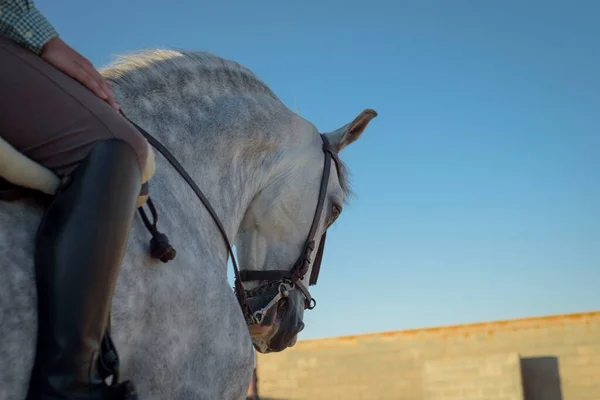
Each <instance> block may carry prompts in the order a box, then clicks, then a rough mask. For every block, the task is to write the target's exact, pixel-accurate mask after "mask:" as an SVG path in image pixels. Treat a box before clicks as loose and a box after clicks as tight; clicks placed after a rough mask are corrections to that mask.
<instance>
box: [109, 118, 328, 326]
mask: <svg viewBox="0 0 600 400" xmlns="http://www.w3.org/2000/svg"><path fill="white" fill-rule="evenodd" d="M120 113H121V114H122V115H123V117H125V118H126V119H127V120H128V121H129V122H130V123H131V124H133V126H134V127H136V128H137V129H138V130H139V131H140V133H142V135H144V137H145V138H146V139H147V140H148V142H149V143H150V144H151V145H152V146H153V147H154V148H156V149H157V150H158V151H159V152H160V153H161V154H162V155H163V156H164V157H165V158H166V159H167V161H168V162H169V163H170V164H171V165H172V166H173V168H175V169H176V170H177V172H178V173H179V175H181V177H182V178H183V179H184V180H185V181H186V183H187V184H188V185H189V186H190V188H191V189H192V190H193V191H194V193H195V194H196V196H197V197H198V199H199V200H200V202H201V203H202V204H203V205H204V207H206V209H207V211H208V212H209V214H210V216H211V217H212V219H213V220H214V222H215V224H216V225H217V228H218V229H219V231H220V232H221V236H222V237H223V240H224V241H225V244H226V246H227V251H228V253H229V256H230V257H231V262H232V264H233V271H234V274H235V283H234V285H235V295H236V298H237V300H238V303H239V304H240V307H241V308H242V312H243V314H244V318H245V319H246V323H247V324H248V325H250V324H253V323H259V324H260V323H262V321H263V319H264V316H265V315H266V313H267V311H268V310H269V309H270V308H271V307H273V306H274V305H275V304H277V302H278V301H279V300H281V299H282V298H285V297H288V295H289V292H290V291H291V290H293V289H296V288H297V289H298V290H299V291H300V292H301V293H302V294H303V295H304V298H305V308H307V309H310V310H312V309H313V308H314V307H315V306H316V301H315V299H314V298H313V297H311V295H310V292H309V291H308V289H307V288H306V286H305V285H304V284H303V283H302V279H303V278H304V276H305V275H306V273H307V272H308V269H309V267H310V258H311V254H312V252H313V251H314V249H315V236H316V234H317V230H318V227H319V220H320V219H321V218H320V217H321V215H322V212H323V208H324V205H325V197H326V194H327V185H328V183H329V175H330V170H331V160H332V158H333V159H334V161H335V163H336V164H338V159H337V155H335V153H334V151H333V149H332V148H331V145H330V144H329V141H328V140H327V138H326V137H325V136H324V135H321V139H322V141H323V152H324V153H325V160H324V170H323V175H322V177H321V185H320V189H319V200H318V203H317V209H316V211H315V215H314V218H313V221H312V225H311V228H310V231H309V233H308V237H307V239H306V242H305V245H304V248H303V250H302V252H301V253H300V256H299V257H298V260H297V261H296V263H295V264H294V266H293V267H292V268H291V270H289V271H288V270H269V271H240V269H239V267H238V264H237V261H236V258H235V255H234V254H233V246H232V245H231V242H230V241H229V238H228V237H227V234H226V232H225V228H224V227H223V224H222V223H221V220H220V219H219V217H218V215H217V213H216V212H215V210H214V209H213V208H212V206H211V205H210V202H209V201H208V199H207V198H206V196H205V195H204V193H203V192H202V190H200V188H199V187H198V185H196V183H195V182H194V180H193V179H192V178H191V177H190V175H189V174H188V173H187V171H186V170H185V169H184V168H183V166H182V165H181V164H180V163H179V161H177V159H176V158H175V157H174V156H173V154H171V152H170V151H169V150H168V149H167V148H166V147H165V146H164V145H162V144H161V143H160V142H159V141H158V140H157V139H156V138H154V137H153V136H152V135H151V134H149V133H148V132H147V131H146V130H144V129H143V128H142V127H140V126H139V125H137V124H136V123H135V122H133V121H132V120H130V119H129V118H128V117H127V116H126V115H125V113H123V111H120ZM147 203H148V206H149V208H150V211H151V213H152V217H153V219H154V222H153V223H150V221H149V220H148V217H147V216H146V214H145V212H144V210H143V208H142V207H140V208H139V212H140V214H141V216H142V219H143V221H144V224H145V225H146V228H147V229H148V230H149V231H150V233H152V236H153V238H152V240H151V248H152V249H153V250H152V253H153V257H155V258H159V259H160V260H161V261H163V262H168V261H170V260H172V259H173V258H175V250H174V249H173V248H171V247H170V245H169V243H168V239H167V237H166V235H164V234H162V233H160V232H158V229H157V227H156V223H157V220H158V216H157V213H156V209H155V208H154V204H153V203H152V200H151V199H150V197H149V198H148V201H147ZM325 238H326V232H325V233H324V234H323V236H322V238H321V242H320V243H319V248H318V250H317V255H316V257H315V264H314V267H313V270H312V271H311V275H310V279H309V286H310V285H314V284H316V283H317V279H318V275H319V270H320V266H321V261H322V257H323V249H324V246H325ZM253 280H258V281H260V280H266V281H267V282H266V283H264V284H262V285H260V286H259V287H257V288H255V289H252V290H251V291H249V293H251V294H254V293H260V292H262V291H265V289H266V290H267V291H268V290H269V288H270V287H273V286H277V295H275V296H274V297H273V298H272V300H271V301H270V302H269V303H268V304H267V305H266V306H265V307H263V308H262V309H260V310H257V311H255V312H252V310H251V308H250V306H249V304H248V297H247V294H246V290H245V289H244V286H243V285H242V282H247V281H253Z"/></svg>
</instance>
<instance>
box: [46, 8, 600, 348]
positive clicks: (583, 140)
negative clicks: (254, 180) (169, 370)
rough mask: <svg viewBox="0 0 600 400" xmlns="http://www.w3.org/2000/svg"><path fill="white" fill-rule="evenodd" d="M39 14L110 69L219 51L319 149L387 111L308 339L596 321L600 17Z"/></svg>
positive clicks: (334, 235) (367, 141)
mask: <svg viewBox="0 0 600 400" xmlns="http://www.w3.org/2000/svg"><path fill="white" fill-rule="evenodd" d="M36 4H37V5H38V7H39V8H40V9H41V10H42V11H43V12H44V14H45V15H46V16H47V17H48V18H49V20H50V21H51V22H52V23H53V24H54V25H55V27H56V28H57V30H58V31H59V32H60V33H61V35H62V37H63V38H64V39H65V41H66V42H67V43H69V44H70V45H71V46H73V47H74V48H75V49H77V50H78V51H80V52H81V53H82V54H84V55H85V56H86V57H88V58H89V59H90V60H91V61H92V62H93V63H94V64H95V65H96V66H101V65H103V64H106V63H107V62H109V61H110V60H111V59H112V58H113V55H115V54H119V53H125V52H129V51H132V50H137V49H142V48H151V47H163V48H164V47H166V48H182V49H187V50H206V51H210V52H212V53H215V54H217V55H221V56H224V57H226V58H230V59H234V60H235V61H238V62H240V63H242V64H244V65H246V66H248V67H249V68H251V69H252V70H253V71H254V72H256V73H257V74H258V75H259V76H260V77H261V78H262V79H263V80H265V81H266V82H267V83H268V84H269V85H270V86H271V87H272V88H273V90H274V91H275V92H276V93H277V94H278V95H279V96H280V98H281V99H282V100H283V101H284V102H285V103H286V104H288V105H289V106H290V107H294V102H295V104H297V106H298V108H299V110H300V113H301V115H302V116H303V117H305V118H307V119H309V120H310V121H312V122H314V123H315V124H316V125H317V127H319V129H321V130H322V131H329V130H332V129H335V128H337V127H339V126H341V125H343V124H345V123H347V122H349V121H350V120H352V119H353V118H354V117H355V116H356V115H357V114H358V113H359V112H360V111H361V110H363V109H365V108H373V109H375V110H377V111H378V113H379V116H378V117H377V118H376V119H375V120H373V122H372V123H371V125H370V126H369V127H368V129H367V131H366V133H365V134H364V136H363V137H362V138H361V139H360V140H359V141H358V142H356V143H355V144H353V145H352V146H351V147H349V148H348V149H347V150H345V151H344V152H343V154H342V158H343V159H344V160H345V161H346V162H347V163H348V165H349V167H350V169H351V172H352V174H353V186H354V190H355V192H356V193H357V197H356V198H355V199H354V200H353V201H352V202H351V205H350V206H349V207H347V208H346V209H345V211H344V213H343V216H342V217H341V219H340V220H339V222H338V223H337V224H336V225H335V226H334V227H333V228H332V229H331V231H330V232H331V233H330V234H329V235H328V246H327V249H326V251H325V258H324V261H323V267H322V271H321V276H320V279H319V284H318V285H317V286H316V287H314V288H313V289H312V292H313V294H314V295H315V297H316V298H317V300H318V306H317V308H316V309H315V310H313V311H311V312H308V313H307V315H306V324H307V327H306V329H305V331H304V332H303V333H302V337H301V339H312V338H321V337H331V336H340V335H350V334H361V333H368V332H380V331H391V330H402V329H412V328H421V327H432V326H440V325H448V324H462V323H471V322H481V321H489V320H498V319H511V318H521V317H529V316H541V315H549V314H559V313H572V312H583V311H592V310H600V292H599V291H598V284H599V283H600V223H599V222H600V157H599V155H600V77H599V75H598V71H600V51H599V50H598V38H599V37H600V24H598V23H597V21H598V15H600V3H598V2H596V1H583V0H580V1H576V2H573V3H568V2H566V1H564V2H556V1H543V2H542V1H527V2H522V1H502V2H491V1H487V2H475V1H466V0H454V1H452V2H450V1H445V0H444V1H442V0H437V1H427V2H423V1H420V2H416V1H414V2H407V1H391V0H390V1H380V0H373V1H369V2H363V1H360V2H359V1H356V2H349V1H341V0H328V1H327V2H323V1H314V0H310V1H308V0H305V1H302V2H282V1H273V0H267V1H258V2H256V1H255V2H249V1H239V0H235V1H228V2H218V1H211V2H200V1H176V2H167V1H161V2H159V1H140V0H128V1H114V0H111V1H102V2H82V1H74V0H69V1H66V0H63V1H49V0H43V1H39V0H38V1H37V3H36Z"/></svg>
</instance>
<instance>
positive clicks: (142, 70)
mask: <svg viewBox="0 0 600 400" xmlns="http://www.w3.org/2000/svg"><path fill="white" fill-rule="evenodd" d="M100 72H101V74H102V75H103V76H104V77H105V78H106V79H108V80H109V81H110V82H111V84H113V85H116V86H120V87H122V88H126V90H128V91H136V89H138V88H139V89H140V90H141V89H142V88H147V87H148V86H147V80H149V79H150V80H153V81H155V83H156V84H169V82H171V81H175V82H174V83H175V85H176V86H180V85H177V83H181V82H182V81H183V80H186V79H189V77H192V76H201V77H202V80H203V81H204V82H205V83H209V82H207V80H211V81H212V82H211V83H212V84H213V85H211V87H217V88H219V90H224V91H228V90H230V91H234V90H240V91H245V92H252V93H258V94H263V95H266V96H268V97H271V98H273V99H274V100H276V101H277V102H278V103H279V104H281V105H282V106H283V102H282V101H281V100H280V99H279V98H278V97H277V95H276V94H275V93H274V92H273V91H272V90H271V88H270V87H269V86H268V85H267V84H266V83H265V82H264V81H262V80H261V79H260V78H258V76H256V74H254V72H252V71H251V70H250V69H248V68H247V67H244V66H243V65H241V64H239V63H237V62H235V61H231V60H228V59H225V58H222V57H219V56H216V55H214V54H211V53H208V52H200V51H184V50H170V49H146V50H140V51H137V52H133V53H130V54H123V55H118V56H117V57H116V58H115V60H114V61H112V62H111V63H109V64H108V65H107V66H105V67H103V68H102V69H101V70H100ZM284 107H285V106H284ZM289 111H290V112H291V113H293V114H296V115H298V117H300V115H299V114H298V113H297V111H292V110H289ZM300 118H302V117H300ZM338 167H339V170H338V171H337V172H338V178H339V182H340V186H341V188H342V190H343V191H344V193H345V199H346V201H348V200H349V199H350V198H351V197H352V196H353V195H354V193H353V192H352V189H351V187H350V174H349V172H348V169H347V167H346V165H345V164H344V163H343V162H342V161H341V160H340V163H339V164H338Z"/></svg>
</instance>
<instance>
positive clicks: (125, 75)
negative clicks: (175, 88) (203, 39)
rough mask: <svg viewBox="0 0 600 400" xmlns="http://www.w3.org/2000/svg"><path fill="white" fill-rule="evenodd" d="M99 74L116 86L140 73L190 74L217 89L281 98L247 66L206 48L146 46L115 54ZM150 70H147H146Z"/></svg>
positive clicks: (127, 83) (158, 75) (136, 80)
mask: <svg viewBox="0 0 600 400" xmlns="http://www.w3.org/2000/svg"><path fill="white" fill-rule="evenodd" d="M100 72H101V74H102V75H103V76H104V77H105V78H106V79H108V80H109V81H111V83H114V84H116V85H119V86H132V85H135V83H139V80H140V78H141V77H149V78H157V79H161V78H162V80H167V79H169V78H170V77H172V78H173V79H181V78H183V77H190V76H202V79H211V80H213V83H217V84H218V87H219V88H220V89H226V88H231V90H236V89H237V90H244V91H251V92H253V93H262V94H265V95H267V96H270V97H272V98H273V99H276V100H277V101H279V102H281V100H280V99H279V98H278V97H277V95H275V93H274V92H273V91H272V90H271V88H269V86H268V85H267V84H266V83H265V82H263V81H262V80H261V79H259V78H258V77H257V76H256V75H255V74H254V73H253V72H252V71H250V70H249V69H248V68H246V67H244V66H242V65H240V64H238V63H237V62H235V61H231V60H228V59H224V58H222V57H219V56H216V55H214V54H211V53H208V52H200V51H183V50H169V49H147V50H140V51H136V52H133V53H130V54H123V55H118V56H116V58H115V60H114V61H112V62H111V63H109V64H108V65H106V66H105V67H103V68H101V70H100ZM148 72H150V74H148Z"/></svg>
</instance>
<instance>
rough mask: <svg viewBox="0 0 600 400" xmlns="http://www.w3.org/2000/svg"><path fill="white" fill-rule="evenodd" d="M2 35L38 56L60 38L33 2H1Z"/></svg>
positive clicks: (23, 0) (16, 0)
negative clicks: (50, 42) (51, 40)
mask: <svg viewBox="0 0 600 400" xmlns="http://www.w3.org/2000/svg"><path fill="white" fill-rule="evenodd" d="M0 34H2V35H3V36H4V37H6V38H8V39H11V40H13V41H15V42H17V43H19V44H20V45H21V46H23V47H25V48H26V49H28V50H31V51H32V52H34V53H36V54H40V53H41V51H42V47H43V46H44V44H46V43H47V42H48V41H49V40H50V39H52V38H55V37H57V36H58V33H57V32H56V30H55V29H54V27H53V26H52V25H51V24H50V23H49V22H48V20H47V19H46V18H45V17H44V16H43V15H42V14H41V13H40V11H39V10H38V9H37V8H36V7H35V5H34V4H33V1H32V0H0Z"/></svg>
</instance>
